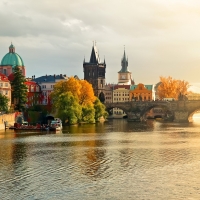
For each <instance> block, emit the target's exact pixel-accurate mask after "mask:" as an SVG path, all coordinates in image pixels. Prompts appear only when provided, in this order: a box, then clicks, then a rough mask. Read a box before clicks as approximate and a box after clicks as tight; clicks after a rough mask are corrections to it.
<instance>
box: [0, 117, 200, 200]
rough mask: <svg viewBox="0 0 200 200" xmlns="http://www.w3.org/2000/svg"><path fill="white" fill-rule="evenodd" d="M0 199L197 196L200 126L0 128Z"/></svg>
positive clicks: (153, 123) (117, 123)
mask: <svg viewBox="0 0 200 200" xmlns="http://www.w3.org/2000/svg"><path fill="white" fill-rule="evenodd" d="M0 199H1V200H5V199H6V200H7V199H8V200H15V199H16V200H23V199H28V200H29V199H30V200H54V199H55V200H71V199H73V200H79V199H81V200H90V199H93V200H94V199H98V200H103V199H107V200H110V199H111V200H112V199H114V200H115V199H119V200H122V199H125V200H126V199H136V200H140V199H152V200H154V199H162V200H163V199H167V200H169V199H176V200H177V199H200V121H195V122H193V123H189V124H177V123H162V122H158V121H147V122H146V123H133V122H127V121H126V120H122V119H118V120H109V121H108V122H106V123H104V124H103V123H99V124H96V125H81V126H71V127H65V129H64V130H63V132H62V133H56V134H55V133H54V134H48V133H46V132H43V133H34V132H29V133H15V132H14V131H13V130H7V131H6V132H4V131H2V132H0Z"/></svg>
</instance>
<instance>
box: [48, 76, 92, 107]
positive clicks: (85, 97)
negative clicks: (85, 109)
mask: <svg viewBox="0 0 200 200" xmlns="http://www.w3.org/2000/svg"><path fill="white" fill-rule="evenodd" d="M64 92H71V93H72V95H73V96H75V97H77V98H78V99H79V104H80V105H87V104H92V103H93V102H94V101H95V96H94V91H93V88H92V85H91V84H90V83H88V82H87V81H85V80H77V79H75V78H74V77H70V78H69V79H67V80H64V81H59V82H58V83H56V84H55V86H54V90H53V92H52V93H51V99H52V100H53V101H56V99H57V98H58V97H59V95H60V94H62V93H64Z"/></svg>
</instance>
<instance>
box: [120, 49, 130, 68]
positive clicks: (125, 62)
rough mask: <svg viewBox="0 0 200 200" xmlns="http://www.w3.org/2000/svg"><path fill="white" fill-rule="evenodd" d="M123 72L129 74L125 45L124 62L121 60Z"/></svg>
mask: <svg viewBox="0 0 200 200" xmlns="http://www.w3.org/2000/svg"><path fill="white" fill-rule="evenodd" d="M121 66H122V68H121V70H120V71H121V72H127V71H128V56H127V58H126V52H125V45H124V55H123V57H122V60H121Z"/></svg>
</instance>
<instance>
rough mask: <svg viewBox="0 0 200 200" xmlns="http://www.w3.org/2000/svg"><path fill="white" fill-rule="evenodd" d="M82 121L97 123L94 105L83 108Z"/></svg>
mask: <svg viewBox="0 0 200 200" xmlns="http://www.w3.org/2000/svg"><path fill="white" fill-rule="evenodd" d="M82 120H83V121H84V122H87V123H94V122H95V109H94V105H93V104H89V105H86V106H84V107H82Z"/></svg>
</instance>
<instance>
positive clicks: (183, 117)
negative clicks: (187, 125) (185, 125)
mask: <svg viewBox="0 0 200 200" xmlns="http://www.w3.org/2000/svg"><path fill="white" fill-rule="evenodd" d="M174 122H188V112H187V111H175V112H174Z"/></svg>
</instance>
